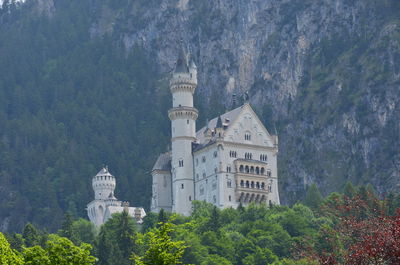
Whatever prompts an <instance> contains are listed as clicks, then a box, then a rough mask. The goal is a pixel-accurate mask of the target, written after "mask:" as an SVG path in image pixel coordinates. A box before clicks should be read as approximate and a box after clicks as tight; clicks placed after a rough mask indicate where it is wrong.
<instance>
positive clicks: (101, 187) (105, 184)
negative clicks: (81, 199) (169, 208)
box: [86, 167, 146, 226]
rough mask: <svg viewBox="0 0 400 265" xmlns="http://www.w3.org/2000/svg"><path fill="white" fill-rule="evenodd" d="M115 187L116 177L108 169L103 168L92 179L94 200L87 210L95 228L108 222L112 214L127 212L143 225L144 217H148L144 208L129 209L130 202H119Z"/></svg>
mask: <svg viewBox="0 0 400 265" xmlns="http://www.w3.org/2000/svg"><path fill="white" fill-rule="evenodd" d="M115 185H116V180H115V177H114V176H113V175H111V173H110V172H109V171H108V168H107V167H103V168H102V169H101V170H100V171H99V173H97V174H96V176H94V177H93V178H92V187H93V190H94V200H93V201H91V202H90V203H89V204H88V205H87V208H86V210H87V212H88V216H89V219H90V221H91V222H92V223H93V224H94V225H95V226H100V225H102V224H104V223H105V222H107V220H108V219H110V218H111V217H112V214H114V213H122V212H123V211H126V212H128V214H129V215H130V216H131V217H133V218H135V219H136V221H137V223H142V219H143V217H145V216H146V212H145V211H144V209H143V208H142V207H129V203H128V202H122V201H118V199H117V198H115V196H114V190H115Z"/></svg>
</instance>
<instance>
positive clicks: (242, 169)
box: [239, 165, 244, 173]
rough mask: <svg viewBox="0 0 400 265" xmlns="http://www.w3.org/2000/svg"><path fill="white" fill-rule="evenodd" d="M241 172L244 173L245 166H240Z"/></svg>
mask: <svg viewBox="0 0 400 265" xmlns="http://www.w3.org/2000/svg"><path fill="white" fill-rule="evenodd" d="M239 171H240V172H242V173H243V172H244V167H243V165H240V167H239Z"/></svg>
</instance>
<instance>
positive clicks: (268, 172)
mask: <svg viewBox="0 0 400 265" xmlns="http://www.w3.org/2000/svg"><path fill="white" fill-rule="evenodd" d="M267 177H271V170H269V169H268V170H267Z"/></svg>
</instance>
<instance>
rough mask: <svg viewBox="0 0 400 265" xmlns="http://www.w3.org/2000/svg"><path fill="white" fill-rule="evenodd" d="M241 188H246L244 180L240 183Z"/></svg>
mask: <svg viewBox="0 0 400 265" xmlns="http://www.w3.org/2000/svg"><path fill="white" fill-rule="evenodd" d="M240 187H244V181H243V179H242V180H241V181H240Z"/></svg>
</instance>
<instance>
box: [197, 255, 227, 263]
mask: <svg viewBox="0 0 400 265" xmlns="http://www.w3.org/2000/svg"><path fill="white" fill-rule="evenodd" d="M201 265H232V263H231V262H230V261H229V260H227V259H226V258H224V257H221V256H218V255H215V254H212V255H209V256H208V257H206V259H205V260H204V261H203V262H202V263H201Z"/></svg>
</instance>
